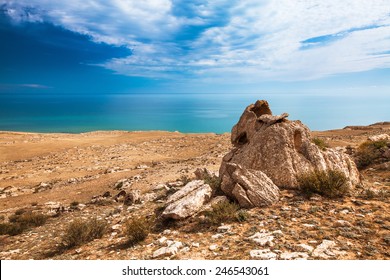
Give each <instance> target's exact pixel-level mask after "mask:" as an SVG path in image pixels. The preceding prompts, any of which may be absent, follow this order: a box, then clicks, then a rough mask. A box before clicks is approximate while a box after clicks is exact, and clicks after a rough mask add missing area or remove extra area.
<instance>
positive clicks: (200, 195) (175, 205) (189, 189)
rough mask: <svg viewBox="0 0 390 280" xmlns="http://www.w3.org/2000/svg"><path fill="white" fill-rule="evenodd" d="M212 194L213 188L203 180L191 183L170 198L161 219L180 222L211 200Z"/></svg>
mask: <svg viewBox="0 0 390 280" xmlns="http://www.w3.org/2000/svg"><path fill="white" fill-rule="evenodd" d="M211 194H212V189H211V187H210V186H209V185H208V184H205V183H204V181H203V180H195V181H191V182H189V183H188V184H187V185H185V186H184V187H183V188H182V189H180V190H179V191H177V192H175V193H174V194H173V195H171V196H170V197H169V198H168V200H167V207H166V208H165V210H164V211H163V213H162V214H161V217H162V218H164V219H167V218H172V219H175V220H179V219H184V218H187V217H189V216H192V215H194V214H196V213H198V212H199V211H200V209H201V208H202V206H203V205H204V204H206V203H207V202H208V201H209V200H210V198H211Z"/></svg>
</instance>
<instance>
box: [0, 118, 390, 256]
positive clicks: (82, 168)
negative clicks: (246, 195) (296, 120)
mask: <svg viewBox="0 0 390 280" xmlns="http://www.w3.org/2000/svg"><path fill="white" fill-rule="evenodd" d="M381 134H388V135H390V124H389V123H388V122H384V123H378V124H374V125H370V126H349V127H346V128H344V129H338V130H331V131H318V132H312V137H313V138H318V139H321V140H323V141H324V142H326V143H327V145H328V146H330V147H333V148H337V149H339V150H342V151H345V152H349V153H352V154H353V153H354V152H355V151H356V149H357V148H358V146H359V145H360V144H361V143H363V142H364V141H367V139H368V137H372V136H376V135H381ZM231 148H232V146H231V143H230V134H222V135H217V134H182V133H178V132H162V131H151V132H125V131H98V132H90V133H82V134H57V133H53V134H40V133H19V132H0V218H1V221H0V222H1V223H2V224H1V230H2V231H3V233H7V230H8V233H9V234H3V235H0V257H1V259H152V258H157V259H161V258H174V259H253V258H260V259H270V258H276V259H297V258H304V259H389V258H390V255H389V250H388V246H389V242H390V232H389V229H390V216H389V211H390V207H389V195H388V194H389V191H390V189H389V188H390V170H389V167H388V166H387V165H383V163H381V164H376V163H372V164H371V165H369V166H366V167H364V168H362V169H361V175H362V182H363V184H362V185H361V186H360V187H359V188H357V189H356V191H355V192H354V193H353V194H350V195H347V196H345V197H342V198H333V199H330V198H326V197H322V196H319V195H314V196H312V197H311V198H308V197H305V196H303V195H302V194H301V193H300V192H299V190H293V189H290V190H289V189H282V190H281V194H280V199H279V201H278V202H276V203H275V204H273V205H271V206H267V207H259V208H252V209H248V210H238V211H241V212H240V213H239V214H240V215H238V218H237V219H235V218H233V219H232V220H230V221H229V220H227V221H226V222H225V223H224V224H221V223H220V222H218V221H217V222H215V221H214V222H213V221H211V222H210V221H209V220H210V215H207V214H199V215H195V216H193V217H191V218H188V219H185V220H181V221H169V222H165V223H161V222H160V224H157V223H159V221H155V220H153V219H154V218H153V217H154V216H155V215H156V213H157V214H158V213H160V212H161V209H162V208H163V207H164V203H165V201H166V200H167V198H168V197H169V196H170V195H171V194H173V193H175V192H176V191H178V190H180V189H181V188H182V187H183V185H185V184H186V183H187V182H189V181H191V180H194V179H195V175H194V172H195V170H197V169H198V168H202V169H203V168H207V169H208V170H210V171H215V172H216V171H218V170H219V167H220V165H221V161H222V158H223V157H224V156H225V155H226V154H227V153H228V152H229V150H230V149H231ZM385 163H386V162H385ZM386 166H387V167H386ZM126 188H127V190H130V189H131V190H134V191H136V192H135V194H136V195H137V196H138V195H139V198H137V199H134V201H130V202H128V201H126V197H124V196H122V195H119V194H120V192H121V191H122V190H123V189H126ZM133 202H134V203H133ZM31 213H35V214H37V215H44V218H42V219H43V220H44V221H42V222H38V226H30V225H29V224H28V223H27V222H25V223H24V222H23V221H24V220H23V219H27V218H28V215H27V214H31ZM95 218H96V219H97V221H104V223H105V226H106V230H104V231H102V236H95V237H96V238H94V240H91V241H88V242H84V243H83V244H77V245H75V246H64V234H65V233H66V232H67V230H68V228H69V225H70V224H71V223H72V221H79V222H80V221H84V222H88V221H90V220H94V219H95ZM137 218H140V219H141V218H142V219H145V221H151V220H153V222H154V223H155V224H154V225H153V227H152V228H151V229H150V233H149V234H148V235H147V236H146V238H145V239H144V240H142V241H140V242H137V243H134V244H129V242H128V235H129V232H128V224H129V221H131V220H136V219H137ZM12 221H13V222H15V221H16V222H18V221H19V224H18V225H21V226H24V225H26V224H27V226H26V228H23V229H15V231H14V232H12V231H9V229H8V228H7V226H8V227H9V225H10V224H12ZM95 221H96V220H95ZM19 231H20V232H19ZM68 245H69V244H68Z"/></svg>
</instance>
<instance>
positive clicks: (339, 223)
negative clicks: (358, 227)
mask: <svg viewBox="0 0 390 280" xmlns="http://www.w3.org/2000/svg"><path fill="white" fill-rule="evenodd" d="M333 226H334V227H352V224H351V223H350V222H348V221H345V220H337V221H336V222H335V223H334V225H333Z"/></svg>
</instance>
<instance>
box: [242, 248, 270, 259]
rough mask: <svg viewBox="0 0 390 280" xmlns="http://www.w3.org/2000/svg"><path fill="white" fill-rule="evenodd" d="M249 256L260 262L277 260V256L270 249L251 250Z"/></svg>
mask: <svg viewBox="0 0 390 280" xmlns="http://www.w3.org/2000/svg"><path fill="white" fill-rule="evenodd" d="M249 254H250V256H251V258H253V259H260V260H275V259H276V257H277V254H276V253H274V252H272V251H271V250H270V249H264V250H251V251H250V252H249Z"/></svg>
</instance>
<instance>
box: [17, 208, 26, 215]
mask: <svg viewBox="0 0 390 280" xmlns="http://www.w3.org/2000/svg"><path fill="white" fill-rule="evenodd" d="M25 212H26V210H25V209H18V210H16V211H15V215H17V216H19V215H22V214H23V213H25Z"/></svg>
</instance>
